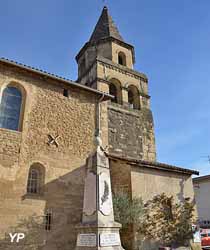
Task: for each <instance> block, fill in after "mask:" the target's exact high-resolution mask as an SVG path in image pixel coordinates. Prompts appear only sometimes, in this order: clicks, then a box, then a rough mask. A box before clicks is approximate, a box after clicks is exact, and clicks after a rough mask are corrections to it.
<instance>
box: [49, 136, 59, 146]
mask: <svg viewBox="0 0 210 250" xmlns="http://www.w3.org/2000/svg"><path fill="white" fill-rule="evenodd" d="M48 138H49V141H48V145H49V146H50V145H53V144H54V145H55V146H56V147H58V146H59V144H58V139H59V138H60V135H56V136H55V137H54V136H52V135H48Z"/></svg>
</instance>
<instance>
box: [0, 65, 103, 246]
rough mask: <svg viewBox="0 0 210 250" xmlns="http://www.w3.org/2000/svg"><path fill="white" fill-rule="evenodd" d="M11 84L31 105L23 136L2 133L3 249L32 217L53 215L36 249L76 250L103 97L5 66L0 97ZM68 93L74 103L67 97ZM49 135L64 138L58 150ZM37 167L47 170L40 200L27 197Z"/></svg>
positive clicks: (0, 232) (0, 240) (0, 78)
mask: <svg viewBox="0 0 210 250" xmlns="http://www.w3.org/2000/svg"><path fill="white" fill-rule="evenodd" d="M11 83H15V84H16V85H21V86H22V87H23V88H24V89H25V92H26V98H25V103H26V104H25V112H24V117H23V129H22V132H17V131H10V130H6V129H0V249H2V250H3V249H4V250H5V249H7V248H6V245H5V236H8V233H9V232H11V230H12V228H14V227H17V230H18V227H19V226H20V224H21V223H22V221H23V220H24V221H25V223H26V224H27V223H28V222H30V221H27V220H30V218H31V217H34V218H41V219H42V221H44V217H43V216H44V214H45V213H46V212H48V211H50V212H51V213H52V228H51V230H50V231H46V230H45V229H44V225H43V228H42V230H41V231H40V232H39V233H40V234H41V236H42V240H41V241H38V243H37V242H36V243H34V244H35V245H34V247H35V248H34V249H40V248H41V249H44V250H59V249H62V250H67V249H68V250H69V249H74V247H75V244H76V231H75V225H76V224H78V223H79V222H80V219H81V213H82V206H83V204H82V203H83V188H84V177H85V161H86V158H87V156H88V155H89V154H90V153H91V152H92V151H93V150H94V149H95V145H94V136H95V128H96V101H97V99H98V98H99V97H98V96H96V95H95V94H94V93H92V92H89V91H84V90H81V89H78V88H76V87H72V86H67V85H63V84H62V82H57V81H54V80H50V79H47V78H43V77H41V76H38V75H37V74H33V73H29V72H27V71H24V70H22V69H19V68H16V67H9V66H5V65H3V64H0V88H1V91H2V89H3V88H4V87H6V86H7V85H8V84H11ZM64 88H67V89H68V91H69V97H65V96H63V90H64ZM50 135H51V136H53V137H56V136H59V138H58V139H57V142H58V146H56V145H55V144H51V145H49V136H50ZM34 163H39V164H41V165H42V166H43V167H44V169H45V181H44V187H43V193H42V194H40V195H29V194H27V192H26V190H27V189H26V188H27V179H28V172H29V168H30V166H31V165H32V164H34ZM33 233H34V232H28V234H27V235H26V236H27V237H29V238H30V237H32V236H33ZM6 244H8V241H7V242H6ZM38 245H39V246H38ZM7 246H8V245H7ZM8 247H9V248H8V249H13V248H12V247H13V246H10V245H9V246H8ZM39 247H40V248H39ZM23 249H24V248H23V247H22V248H21V250H23ZM29 249H30V248H27V250H29Z"/></svg>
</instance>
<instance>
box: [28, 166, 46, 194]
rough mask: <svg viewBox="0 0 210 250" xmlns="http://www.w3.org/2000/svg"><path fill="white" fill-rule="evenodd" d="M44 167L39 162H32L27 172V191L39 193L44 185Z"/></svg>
mask: <svg viewBox="0 0 210 250" xmlns="http://www.w3.org/2000/svg"><path fill="white" fill-rule="evenodd" d="M44 178H45V169H44V167H43V166H42V165H41V164H39V163H36V164H33V165H32V166H31V167H30V169H29V173H28V181H27V193H28V194H41V193H42V191H43V186H44Z"/></svg>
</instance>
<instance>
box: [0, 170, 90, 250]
mask: <svg viewBox="0 0 210 250" xmlns="http://www.w3.org/2000/svg"><path fill="white" fill-rule="evenodd" d="M84 178H85V166H81V167H80V168H77V169H76V170H73V171H72V172H70V173H68V174H66V175H64V176H61V177H59V178H58V179H55V180H53V181H52V182H49V183H47V184H45V185H44V188H43V190H44V192H43V195H39V196H37V195H36V194H31V195H29V194H26V195H24V196H23V197H22V199H23V202H24V201H26V200H27V199H28V200H32V201H33V200H42V201H43V200H44V201H45V202H46V204H45V211H44V214H45V216H38V215H37V214H34V215H31V216H30V217H28V218H23V216H24V215H23V216H22V219H20V220H19V223H18V224H17V225H14V226H13V227H11V229H10V231H9V232H7V233H6V234H5V239H4V240H1V241H0V250H69V249H74V248H75V245H76V236H77V233H76V230H75V226H76V225H77V224H78V223H80V222H81V215H82V208H83V193H84ZM31 204H33V202H32V203H31ZM11 232H14V233H22V232H23V233H25V239H23V240H20V242H19V243H16V242H13V243H11V238H10V236H9V233H11ZM14 241H16V238H15V240H14Z"/></svg>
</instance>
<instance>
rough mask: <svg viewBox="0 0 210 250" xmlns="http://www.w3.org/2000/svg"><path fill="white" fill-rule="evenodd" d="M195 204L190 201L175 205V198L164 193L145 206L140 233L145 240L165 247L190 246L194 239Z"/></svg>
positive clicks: (186, 200)
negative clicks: (152, 240)
mask: <svg viewBox="0 0 210 250" xmlns="http://www.w3.org/2000/svg"><path fill="white" fill-rule="evenodd" d="M193 211H194V203H193V202H190V200H189V199H185V201H183V202H180V203H175V202H174V198H173V196H167V195H166V194H164V193H162V194H160V195H156V196H154V197H153V199H151V200H149V201H148V202H147V203H146V204H145V214H144V218H143V223H142V224H141V225H140V226H139V229H138V231H139V232H140V233H141V234H143V235H144V238H145V239H154V240H156V241H158V242H160V243H161V244H163V245H165V246H172V245H173V246H174V245H182V246H184V245H188V244H189V241H190V239H192V238H193V231H192V224H193Z"/></svg>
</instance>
